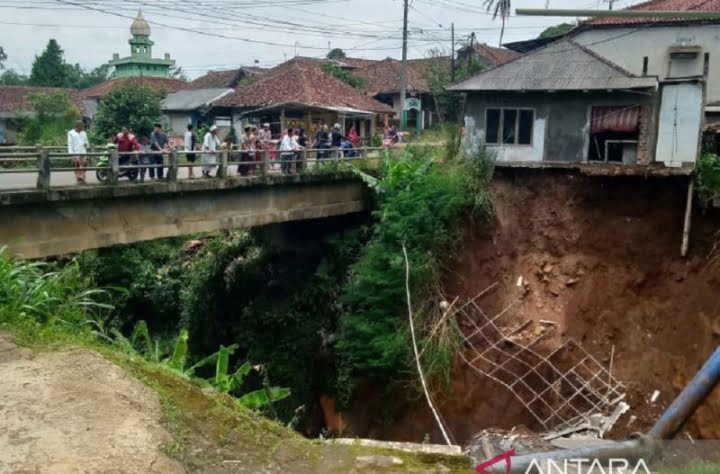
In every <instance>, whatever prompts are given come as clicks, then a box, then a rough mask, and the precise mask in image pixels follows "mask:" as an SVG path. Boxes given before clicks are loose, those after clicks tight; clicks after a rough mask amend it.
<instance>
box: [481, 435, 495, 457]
mask: <svg viewBox="0 0 720 474" xmlns="http://www.w3.org/2000/svg"><path fill="white" fill-rule="evenodd" d="M480 442H481V443H482V448H483V453H485V459H492V458H494V457H495V449H493V446H492V444H490V440H488V437H487V436H483V437H482V439H481V440H480Z"/></svg>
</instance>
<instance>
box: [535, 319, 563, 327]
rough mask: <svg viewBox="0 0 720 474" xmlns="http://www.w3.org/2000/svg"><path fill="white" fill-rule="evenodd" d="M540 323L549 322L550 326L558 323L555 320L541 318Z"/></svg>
mask: <svg viewBox="0 0 720 474" xmlns="http://www.w3.org/2000/svg"><path fill="white" fill-rule="evenodd" d="M538 322H539V323H540V324H547V325H550V326H557V325H558V324H557V323H556V322H555V321H548V320H547V319H541V320H540V321H538Z"/></svg>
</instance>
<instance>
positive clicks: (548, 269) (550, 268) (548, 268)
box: [542, 263, 553, 275]
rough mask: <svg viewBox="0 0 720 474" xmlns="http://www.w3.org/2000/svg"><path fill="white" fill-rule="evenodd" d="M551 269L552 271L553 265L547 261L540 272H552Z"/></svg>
mask: <svg viewBox="0 0 720 474" xmlns="http://www.w3.org/2000/svg"><path fill="white" fill-rule="evenodd" d="M552 271H553V267H552V265H550V264H549V263H548V264H546V265H544V266H543V267H542V272H543V273H544V274H546V275H547V274H550V273H552Z"/></svg>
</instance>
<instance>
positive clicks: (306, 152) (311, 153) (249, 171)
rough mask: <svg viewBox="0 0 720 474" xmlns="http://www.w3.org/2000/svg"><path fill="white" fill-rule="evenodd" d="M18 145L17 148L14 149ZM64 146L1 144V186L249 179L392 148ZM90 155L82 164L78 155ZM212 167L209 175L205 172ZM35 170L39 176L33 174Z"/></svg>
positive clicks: (319, 167) (324, 166)
mask: <svg viewBox="0 0 720 474" xmlns="http://www.w3.org/2000/svg"><path fill="white" fill-rule="evenodd" d="M9 150H12V151H11V152H8V151H9ZM66 150H67V149H66V148H64V147H40V146H38V147H14V148H12V149H8V148H0V191H2V190H8V189H23V188H25V189H27V188H39V189H48V188H50V187H51V185H52V186H67V185H73V184H77V185H98V184H109V185H114V184H118V183H119V182H120V181H121V180H126V179H127V180H128V181H130V182H142V181H144V179H145V178H146V177H149V176H150V173H153V174H154V175H156V176H158V175H159V173H158V168H160V169H162V175H163V178H162V179H163V180H165V181H170V182H173V181H178V180H185V179H190V178H191V177H190V176H189V171H190V169H192V170H193V171H196V173H194V175H195V177H200V176H202V177H207V178H228V177H233V178H239V179H242V178H249V177H256V176H269V175H280V174H297V173H323V172H327V171H335V170H337V169H339V168H340V166H341V164H342V163H352V164H353V166H361V167H362V166H365V165H368V164H369V163H370V162H373V161H375V160H378V159H379V158H381V157H382V155H383V153H384V151H385V150H387V148H384V147H360V148H353V149H340V148H323V149H301V150H298V151H293V152H288V151H280V150H256V151H247V150H235V149H232V150H228V149H223V150H218V151H215V152H205V151H199V150H198V151H185V150H169V151H152V152H127V153H120V152H118V151H117V150H116V149H109V150H107V149H105V150H103V149H99V150H95V151H91V152H88V153H85V154H83V155H77V154H70V153H67V152H66ZM78 157H81V158H84V164H83V165H82V166H79V165H78V163H77V162H76V160H75V159H76V158H78ZM203 171H207V173H208V175H206V174H205V173H203ZM76 172H80V173H81V175H82V174H85V180H84V182H76V179H75V177H74V176H73V173H76ZM33 174H34V175H35V180H34V181H33V178H32V175H33Z"/></svg>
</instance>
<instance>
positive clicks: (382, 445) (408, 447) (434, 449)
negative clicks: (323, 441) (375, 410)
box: [327, 438, 462, 456]
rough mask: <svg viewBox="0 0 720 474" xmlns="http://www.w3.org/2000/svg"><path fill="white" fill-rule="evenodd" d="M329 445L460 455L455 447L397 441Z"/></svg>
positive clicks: (344, 440) (341, 440)
mask: <svg viewBox="0 0 720 474" xmlns="http://www.w3.org/2000/svg"><path fill="white" fill-rule="evenodd" d="M327 443H329V444H342V445H346V446H362V447H364V448H379V449H394V450H397V451H405V452H407V453H426V454H443V455H446V456H459V455H462V448H461V447H460V446H456V445H444V444H420V443H402V442H398V441H377V440H374V439H353V438H336V439H331V440H328V441H327Z"/></svg>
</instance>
